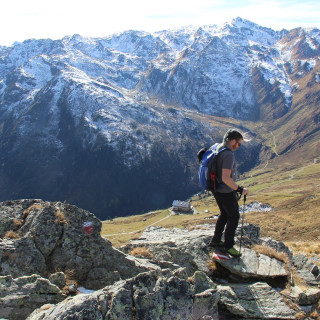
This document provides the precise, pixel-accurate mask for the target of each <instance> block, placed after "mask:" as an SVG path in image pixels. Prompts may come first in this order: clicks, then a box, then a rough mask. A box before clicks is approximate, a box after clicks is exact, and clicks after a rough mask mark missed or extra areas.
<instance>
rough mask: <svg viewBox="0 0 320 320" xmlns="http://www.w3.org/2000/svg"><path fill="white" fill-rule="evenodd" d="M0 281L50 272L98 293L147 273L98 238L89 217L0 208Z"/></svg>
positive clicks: (42, 208) (48, 207) (16, 204)
mask: <svg viewBox="0 0 320 320" xmlns="http://www.w3.org/2000/svg"><path fill="white" fill-rule="evenodd" d="M0 212H1V214H0V226H1V228H0V236H1V238H2V239H1V240H0V275H11V276H12V277H20V276H24V275H32V274H34V273H35V274H39V275H42V276H46V275H47V274H50V273H55V271H56V270H60V271H63V272H64V273H66V274H69V275H72V278H73V279H74V280H76V281H77V282H78V283H79V284H83V285H85V286H86V287H87V288H90V289H100V288H103V287H104V286H106V285H110V284H112V283H114V282H115V281H117V280H120V279H127V278H130V277H132V276H135V275H137V274H139V273H140V272H144V271H147V270H149V267H146V266H144V265H142V264H139V265H137V263H136V261H135V259H132V257H131V258H130V259H129V258H128V257H127V256H126V255H125V254H123V253H122V252H120V251H119V250H116V249H114V248H113V247H112V245H111V243H110V242H109V241H108V240H106V239H103V238H102V237H101V236H100V232H101V222H100V221H99V220H98V219H97V218H96V217H95V216H94V215H93V214H92V213H90V212H88V211H85V210H82V209H79V208H78V207H76V206H73V205H69V204H64V203H61V202H54V203H51V202H45V201H41V200H16V201H6V202H2V203H0Z"/></svg>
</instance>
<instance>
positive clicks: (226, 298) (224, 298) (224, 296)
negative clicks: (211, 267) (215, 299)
mask: <svg viewBox="0 0 320 320" xmlns="http://www.w3.org/2000/svg"><path fill="white" fill-rule="evenodd" d="M218 291H219V293H220V297H221V299H220V301H219V305H220V306H221V307H222V308H225V309H227V310H228V311H229V312H230V313H231V314H233V315H235V316H239V317H242V318H245V319H296V318H295V314H296V311H295V310H293V309H291V308H289V307H288V306H287V304H286V303H285V302H284V300H283V298H282V297H281V295H280V294H279V293H278V292H277V291H276V290H274V289H273V288H271V287H270V286H269V285H268V284H266V283H262V282H256V283H252V284H232V285H231V284H230V285H227V286H222V285H220V286H218Z"/></svg>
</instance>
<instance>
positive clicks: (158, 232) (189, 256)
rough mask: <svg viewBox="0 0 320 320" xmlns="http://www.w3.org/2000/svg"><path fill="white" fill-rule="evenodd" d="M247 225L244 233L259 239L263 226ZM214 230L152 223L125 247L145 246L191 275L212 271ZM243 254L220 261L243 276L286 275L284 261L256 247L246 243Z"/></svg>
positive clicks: (250, 239) (155, 254)
mask: <svg viewBox="0 0 320 320" xmlns="http://www.w3.org/2000/svg"><path fill="white" fill-rule="evenodd" d="M245 227H246V231H245V233H246V234H247V235H248V240H247V242H250V244H252V243H258V241H259V231H260V229H259V228H256V227H254V226H253V225H250V224H247V225H245ZM213 230H214V226H212V225H203V226H201V229H200V228H199V229H194V230H182V229H166V228H161V227H151V228H148V229H147V230H145V232H144V233H143V234H142V236H141V238H140V239H137V240H132V241H131V243H130V244H129V245H127V246H125V247H124V248H122V249H123V250H124V252H130V251H131V250H132V249H133V248H135V247H139V246H143V247H146V248H147V249H148V250H149V251H150V252H151V253H152V255H153V256H154V258H155V259H158V260H168V261H171V262H173V263H175V264H177V265H180V266H181V267H184V268H186V270H187V273H188V275H189V276H192V275H193V274H194V273H195V272H196V271H197V270H200V271H202V272H205V273H207V274H210V270H209V268H208V262H209V261H210V258H209V249H208V246H207V244H208V243H209V241H210V239H211V237H212V232H213ZM238 234H239V232H238ZM242 254H243V256H242V257H241V259H230V260H228V261H224V260H218V261H217V262H218V263H219V264H220V265H222V266H223V267H224V268H226V269H228V270H229V271H230V272H231V273H232V274H234V275H236V276H238V277H241V278H246V279H267V278H269V279H271V278H276V277H283V278H286V277H287V272H286V270H285V268H284V263H283V262H282V261H279V260H277V259H275V258H270V257H268V256H266V255H263V254H257V253H256V252H255V251H254V250H251V249H248V248H244V247H242ZM154 262H155V263H157V262H156V261H154Z"/></svg>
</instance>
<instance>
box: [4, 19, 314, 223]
mask: <svg viewBox="0 0 320 320" xmlns="http://www.w3.org/2000/svg"><path fill="white" fill-rule="evenodd" d="M299 32H300V33H299ZM298 42H299V48H298V49H297V48H296V46H297V43H298ZM319 42H320V41H319V30H317V29H313V30H303V29H301V30H300V31H299V30H293V31H290V32H289V31H285V30H283V31H281V32H276V31H274V30H272V29H268V28H263V27H261V26H258V25H256V24H254V23H252V22H250V21H247V20H243V19H241V18H237V19H235V20H233V21H232V22H230V23H226V24H224V25H221V26H218V25H209V26H203V27H201V28H195V27H187V28H181V29H177V30H164V31H161V32H156V33H154V34H150V33H146V32H141V31H126V32H123V33H120V34H115V35H112V36H108V37H105V38H84V37H81V36H80V35H74V36H72V37H65V38H63V39H61V40H56V41H52V40H49V39H48V40H27V41H24V42H23V43H17V44H15V45H14V46H12V47H0V161H1V162H0V163H1V169H0V199H1V200H4V199H13V198H21V197H24V198H25V197H33V198H34V197H36V198H40V197H41V198H44V199H48V200H67V201H68V202H73V203H75V204H77V205H80V206H82V207H83V208H86V209H89V210H91V211H92V212H94V213H96V214H97V215H98V216H100V217H106V216H113V215H122V214H126V213H128V212H131V213H132V212H141V211H143V210H148V209H154V208H157V207H161V206H163V205H168V204H170V202H171V201H172V200H173V199H175V198H179V197H180V198H186V197H187V196H188V195H190V194H191V193H192V192H196V191H197V190H199V187H198V185H197V181H196V180H197V177H196V175H197V173H196V170H197V168H196V167H197V163H196V157H195V154H196V152H197V150H198V149H199V148H200V147H202V146H203V145H204V144H206V145H208V144H210V143H212V142H213V140H215V139H219V140H220V139H221V137H222V135H223V133H224V131H225V130H226V129H227V128H228V127H229V126H230V125H232V123H233V124H234V125H235V126H239V121H241V120H242V119H245V120H252V121H255V120H262V121H263V120H266V121H267V120H268V121H269V120H271V121H277V120H278V119H281V118H282V117H284V116H285V115H287V114H289V113H290V110H291V109H292V106H293V101H294V92H295V90H297V83H295V82H293V80H292V72H294V71H293V70H296V68H297V66H298V64H299V66H301V65H303V68H304V70H305V71H304V72H305V73H308V72H309V73H310V72H313V71H314V70H316V68H318V64H319ZM299 50H300V51H302V52H303V53H304V54H305V56H303V60H301V57H302V56H301V54H300V51H299ZM290 70H291V71H290ZM290 72H291V73H290ZM295 72H296V73H298V72H299V71H295ZM296 73H295V75H296ZM301 77H302V78H303V75H301ZM315 81H316V83H319V73H318V76H315ZM213 116H219V117H231V118H233V119H235V120H230V121H229V122H227V121H225V120H223V121H222V120H221V121H219V120H217V118H215V117H213ZM260 148H261V145H260V142H259V141H253V142H251V143H250V144H249V145H248V146H247V149H251V150H254V151H255V152H251V153H249V152H247V155H248V154H250V158H246V162H245V163H244V161H243V159H242V160H241V152H240V164H241V163H242V166H241V165H240V171H241V170H244V169H248V168H250V167H253V166H254V165H256V164H257V162H258V159H259V150H260Z"/></svg>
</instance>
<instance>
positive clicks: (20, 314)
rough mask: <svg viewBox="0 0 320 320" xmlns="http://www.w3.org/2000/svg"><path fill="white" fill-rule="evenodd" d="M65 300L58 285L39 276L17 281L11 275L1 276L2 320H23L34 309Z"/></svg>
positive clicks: (25, 277) (0, 301) (0, 299)
mask: <svg viewBox="0 0 320 320" xmlns="http://www.w3.org/2000/svg"><path fill="white" fill-rule="evenodd" d="M65 298H66V295H65V294H63V292H62V291H61V290H60V289H59V288H58V287H57V286H56V285H54V284H52V283H51V282H50V281H49V280H48V279H44V278H41V277H40V276H39V275H31V276H24V277H20V278H16V279H13V278H12V277H11V276H10V275H7V276H0V318H5V319H12V320H20V319H21V320H22V319H25V318H26V317H27V316H28V315H29V314H30V313H31V312H32V311H33V310H34V309H36V308H39V307H41V306H42V305H45V304H54V303H58V302H60V301H62V300H64V299H65Z"/></svg>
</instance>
